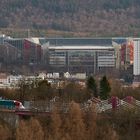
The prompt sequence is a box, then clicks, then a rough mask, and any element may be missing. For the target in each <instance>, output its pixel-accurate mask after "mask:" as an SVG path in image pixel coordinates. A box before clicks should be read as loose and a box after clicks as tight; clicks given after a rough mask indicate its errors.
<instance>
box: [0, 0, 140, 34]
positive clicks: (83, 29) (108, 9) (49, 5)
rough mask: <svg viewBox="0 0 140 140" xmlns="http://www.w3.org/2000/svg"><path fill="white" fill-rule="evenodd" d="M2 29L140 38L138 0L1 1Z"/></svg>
mask: <svg viewBox="0 0 140 140" xmlns="http://www.w3.org/2000/svg"><path fill="white" fill-rule="evenodd" d="M0 19H1V20H0V28H10V29H11V28H14V29H15V28H16V29H27V28H30V29H37V30H52V29H53V30H57V31H62V32H77V33H81V34H83V33H85V34H84V35H85V36H86V35H87V33H88V36H139V35H140V34H139V32H140V1H139V0H30V1H29V0H0Z"/></svg>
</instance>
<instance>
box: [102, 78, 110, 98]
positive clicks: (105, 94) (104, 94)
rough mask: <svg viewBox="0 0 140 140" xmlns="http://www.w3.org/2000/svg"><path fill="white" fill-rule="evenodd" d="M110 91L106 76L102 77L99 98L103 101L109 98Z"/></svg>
mask: <svg viewBox="0 0 140 140" xmlns="http://www.w3.org/2000/svg"><path fill="white" fill-rule="evenodd" d="M110 91H111V87H110V84H109V82H108V80H107V78H106V76H103V78H102V79H101V80H100V98H101V99H103V100H105V99H107V98H108V97H109V92H110Z"/></svg>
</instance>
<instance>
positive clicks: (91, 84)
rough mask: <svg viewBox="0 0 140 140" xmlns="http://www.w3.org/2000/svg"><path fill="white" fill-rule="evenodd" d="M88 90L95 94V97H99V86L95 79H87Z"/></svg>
mask: <svg viewBox="0 0 140 140" xmlns="http://www.w3.org/2000/svg"><path fill="white" fill-rule="evenodd" d="M87 88H88V89H89V90H90V91H91V92H92V93H93V96H94V97H98V94H97V85H96V82H95V79H94V78H93V77H92V76H90V77H89V78H88V79H87Z"/></svg>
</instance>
